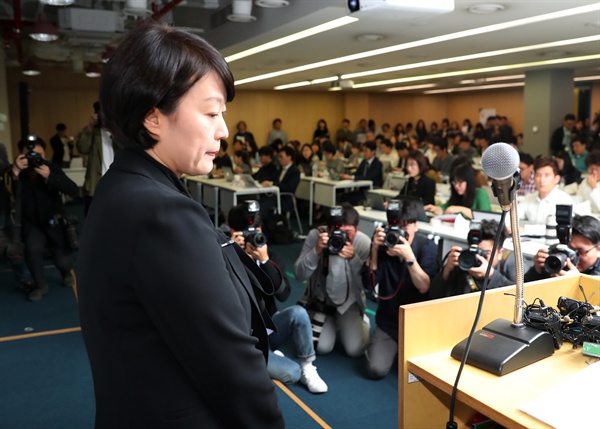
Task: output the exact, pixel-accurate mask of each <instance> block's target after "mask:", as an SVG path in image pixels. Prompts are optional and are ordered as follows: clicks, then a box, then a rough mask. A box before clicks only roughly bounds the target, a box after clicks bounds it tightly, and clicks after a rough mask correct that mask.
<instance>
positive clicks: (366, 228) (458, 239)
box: [355, 207, 548, 264]
mask: <svg viewBox="0 0 600 429" xmlns="http://www.w3.org/2000/svg"><path fill="white" fill-rule="evenodd" d="M355 209H356V211H357V212H358V214H359V216H360V220H359V224H358V229H359V230H360V231H362V232H364V233H365V234H367V235H368V236H372V235H373V232H374V231H375V223H376V222H379V223H381V224H383V225H386V224H387V216H386V212H385V211H383V210H373V209H368V210H365V209H364V208H363V207H355ZM417 224H418V226H419V230H418V234H422V235H425V236H427V237H429V238H434V239H435V238H436V237H437V238H439V240H437V241H440V240H441V241H442V243H441V244H442V255H445V254H446V253H448V251H450V248H451V247H452V246H460V247H462V248H465V247H466V246H467V245H468V241H467V233H468V232H467V233H465V232H464V231H457V230H456V229H455V228H454V226H453V225H450V224H446V223H442V224H441V225H435V224H431V223H427V222H417ZM503 247H504V249H506V250H513V243H512V238H510V237H509V238H507V239H506V240H505V241H504V243H503ZM545 247H548V245H547V244H546V243H545V242H544V241H542V240H530V239H521V251H522V252H523V258H524V259H526V262H527V263H528V264H530V263H531V262H532V261H533V257H534V256H535V254H536V253H537V251H538V250H540V249H541V248H545Z"/></svg>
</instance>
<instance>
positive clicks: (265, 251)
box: [227, 204, 327, 393]
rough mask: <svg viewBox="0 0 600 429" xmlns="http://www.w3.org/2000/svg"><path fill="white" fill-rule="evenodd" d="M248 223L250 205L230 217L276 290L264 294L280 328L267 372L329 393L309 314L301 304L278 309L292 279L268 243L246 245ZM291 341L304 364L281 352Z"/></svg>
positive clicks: (235, 234)
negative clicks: (317, 364) (318, 362)
mask: <svg viewBox="0 0 600 429" xmlns="http://www.w3.org/2000/svg"><path fill="white" fill-rule="evenodd" d="M254 216H255V217H254V220H253V223H252V227H254V228H256V230H258V231H259V232H261V215H260V212H256V214H255V215H254ZM248 220H249V213H248V212H247V205H246V204H239V205H237V206H235V207H233V208H232V209H231V210H230V211H229V214H228V216H227V221H228V224H229V227H230V230H231V238H232V239H233V240H234V241H235V242H236V243H237V244H239V245H240V246H241V247H242V249H244V250H245V251H246V253H247V254H248V255H250V257H251V258H252V259H253V260H254V261H255V262H256V265H258V266H259V267H260V268H261V269H262V270H263V271H264V272H265V273H266V274H267V275H268V276H269V278H270V279H271V282H272V283H273V286H274V288H275V293H274V295H264V296H263V297H262V298H263V299H264V304H265V308H266V310H267V312H268V313H269V315H270V316H271V318H272V320H273V323H274V324H275V327H276V328H277V332H274V333H272V334H271V335H270V336H269V348H270V350H269V360H268V363H267V371H268V372H269V375H270V376H271V378H274V379H275V380H279V381H281V382H282V383H286V384H291V383H296V382H298V381H300V382H301V383H303V384H305V385H306V386H307V387H308V390H309V391H310V392H312V393H324V392H327V384H325V382H324V381H323V380H322V379H321V377H319V374H318V373H317V368H316V367H315V366H314V365H313V362H314V361H315V358H316V356H315V349H314V346H313V340H312V338H313V333H312V326H311V323H310V318H309V317H308V313H307V312H306V309H305V308H304V307H302V306H300V305H291V306H289V307H286V308H284V309H283V310H277V303H276V301H275V298H277V299H278V300H279V301H285V300H286V299H287V298H288V297H289V295H290V291H291V288H290V283H289V280H288V279H287V277H286V275H285V266H284V263H283V260H282V259H281V258H280V257H279V256H278V255H277V254H276V253H275V252H273V251H272V250H271V249H270V248H269V246H268V245H267V244H265V245H263V246H257V245H256V243H253V242H252V241H249V242H246V240H245V237H244V232H245V231H247V229H248V226H250V225H249V222H248ZM289 339H292V340H293V342H294V345H295V346H296V353H297V355H298V359H299V360H300V364H298V362H296V361H294V360H292V359H290V358H288V357H285V356H283V354H282V353H281V352H279V351H277V349H278V348H279V347H281V346H282V345H283V344H284V343H286V342H287V341H288V340H289ZM275 351H277V352H275Z"/></svg>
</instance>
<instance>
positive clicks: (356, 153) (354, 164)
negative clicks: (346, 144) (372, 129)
mask: <svg viewBox="0 0 600 429" xmlns="http://www.w3.org/2000/svg"><path fill="white" fill-rule="evenodd" d="M361 147H362V145H361V143H358V142H354V143H352V147H351V148H350V156H349V157H348V158H347V159H346V163H345V164H344V167H345V168H346V173H348V174H352V173H354V172H355V171H356V169H357V168H358V166H359V165H360V163H361V162H362V152H361Z"/></svg>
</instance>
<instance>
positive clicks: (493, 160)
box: [481, 143, 520, 180]
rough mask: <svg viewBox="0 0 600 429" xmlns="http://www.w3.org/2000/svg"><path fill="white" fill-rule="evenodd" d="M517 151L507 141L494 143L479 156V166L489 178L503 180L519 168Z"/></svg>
mask: <svg viewBox="0 0 600 429" xmlns="http://www.w3.org/2000/svg"><path fill="white" fill-rule="evenodd" d="M519 162H520V158H519V152H517V151H516V150H515V148H513V147H512V146H511V145H509V144H508V143H494V144H492V145H490V147H488V148H487V149H486V150H485V152H483V155H482V156H481V168H482V169H483V172H484V173H485V174H486V175H487V176H488V177H490V178H492V179H495V180H504V179H508V178H509V177H511V176H512V175H513V174H515V171H517V170H518V169H519Z"/></svg>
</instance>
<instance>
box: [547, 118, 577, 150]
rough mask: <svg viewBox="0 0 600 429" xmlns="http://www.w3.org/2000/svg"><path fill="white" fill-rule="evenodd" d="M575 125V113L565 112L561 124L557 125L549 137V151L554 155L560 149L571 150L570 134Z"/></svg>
mask: <svg viewBox="0 0 600 429" xmlns="http://www.w3.org/2000/svg"><path fill="white" fill-rule="evenodd" d="M574 127H575V115H574V114H572V113H567V114H566V115H565V118H564V120H563V125H561V126H560V127H558V128H557V129H555V130H554V132H553V133H552V137H551V138H550V153H551V154H552V155H556V154H557V153H558V152H560V151H561V150H566V151H567V152H570V150H571V134H573V129H574Z"/></svg>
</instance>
